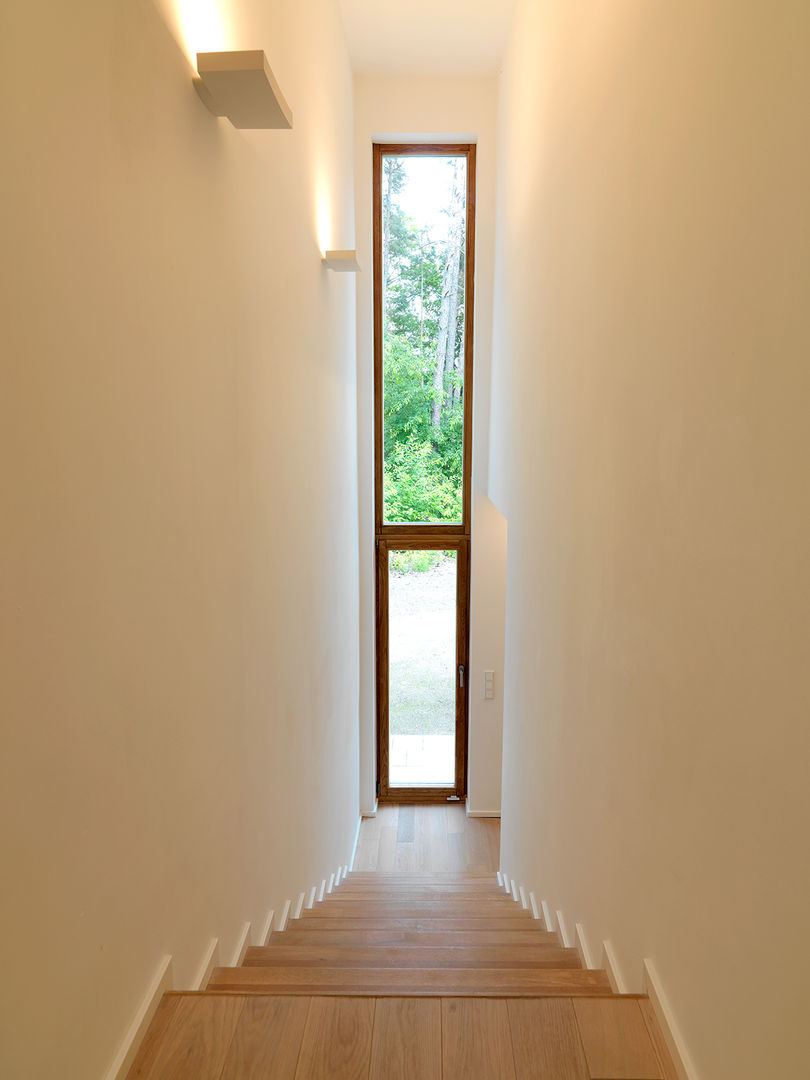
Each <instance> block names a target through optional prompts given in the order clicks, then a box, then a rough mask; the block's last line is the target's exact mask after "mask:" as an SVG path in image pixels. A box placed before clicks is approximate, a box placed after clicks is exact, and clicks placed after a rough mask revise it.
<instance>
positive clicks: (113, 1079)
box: [104, 956, 172, 1080]
mask: <svg viewBox="0 0 810 1080" xmlns="http://www.w3.org/2000/svg"><path fill="white" fill-rule="evenodd" d="M171 988H172V958H171V956H164V957H163V959H162V960H161V961H160V963H159V964H158V969H157V971H156V972H155V975H154V977H153V979H152V981H151V983H150V984H149V989H148V990H147V991H146V994H145V995H144V998H143V1001H142V1002H141V1004H140V1005H139V1006H138V1010H137V1012H136V1013H135V1015H134V1017H133V1018H132V1023H131V1024H130V1025H129V1027H128V1028H127V1030H126V1032H125V1034H124V1038H123V1039H122V1040H121V1046H120V1047H119V1050H118V1053H117V1054H116V1055H115V1057H114V1059H113V1062H112V1064H111V1065H110V1067H109V1069H108V1070H107V1072H106V1074H105V1076H104V1080H123V1078H124V1077H125V1076H126V1075H127V1073H128V1072H129V1070H130V1069H131V1068H132V1062H133V1061H134V1060H135V1055H136V1054H137V1052H138V1047H139V1046H140V1045H141V1039H142V1038H143V1037H144V1035H145V1034H146V1029H147V1028H148V1027H149V1024H150V1023H151V1022H152V1017H153V1016H154V1015H155V1012H156V1010H157V1007H158V1005H159V1004H160V999H161V998H162V997H163V995H164V994H165V993H166V992H167V991H168V990H171Z"/></svg>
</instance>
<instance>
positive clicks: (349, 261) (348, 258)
mask: <svg viewBox="0 0 810 1080" xmlns="http://www.w3.org/2000/svg"><path fill="white" fill-rule="evenodd" d="M323 261H324V262H325V263H326V265H327V267H328V268H329V269H330V270H339V271H340V272H341V273H344V274H356V273H357V271H358V270H359V269H360V263H359V262H358V261H357V252H356V251H327V252H326V254H325V255H324V257H323Z"/></svg>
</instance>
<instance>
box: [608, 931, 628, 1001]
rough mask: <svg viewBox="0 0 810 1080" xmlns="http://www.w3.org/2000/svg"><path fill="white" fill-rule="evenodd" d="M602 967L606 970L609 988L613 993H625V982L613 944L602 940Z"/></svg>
mask: <svg viewBox="0 0 810 1080" xmlns="http://www.w3.org/2000/svg"><path fill="white" fill-rule="evenodd" d="M602 967H603V968H604V969H605V971H606V972H607V977H608V982H609V983H610V989H611V990H612V991H613V993H614V994H626V993H627V983H626V982H625V981H624V977H623V975H622V971H621V968H620V967H619V964H618V961H617V960H616V954H615V952H614V951H613V945H612V944H611V943H610V941H603V942H602Z"/></svg>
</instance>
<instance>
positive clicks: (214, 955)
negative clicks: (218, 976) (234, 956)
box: [189, 938, 219, 990]
mask: <svg viewBox="0 0 810 1080" xmlns="http://www.w3.org/2000/svg"><path fill="white" fill-rule="evenodd" d="M215 967H219V938H211V943H210V944H209V946H208V948H207V950H206V953H205V956H204V957H203V961H202V963H201V964H200V967H199V970H198V971H197V974H196V975H195V976H194V978H193V979H192V980H191V986H190V987H189V989H191V990H204V989H205V988H206V986H207V985H208V980H209V979H210V978H211V972H212V971H213V970H214V968H215Z"/></svg>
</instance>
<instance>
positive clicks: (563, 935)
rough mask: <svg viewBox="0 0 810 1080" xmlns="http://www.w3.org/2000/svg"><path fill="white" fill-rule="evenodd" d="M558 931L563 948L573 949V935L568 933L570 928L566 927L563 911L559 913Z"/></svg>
mask: <svg viewBox="0 0 810 1080" xmlns="http://www.w3.org/2000/svg"><path fill="white" fill-rule="evenodd" d="M557 929H558V930H559V934H560V940H561V941H562V943H563V948H565V949H570V948H572V947H573V942H572V941H571V935H570V934H569V933H568V927H567V926H566V925H565V918H564V917H563V913H562V912H561V911H558V912H557Z"/></svg>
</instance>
